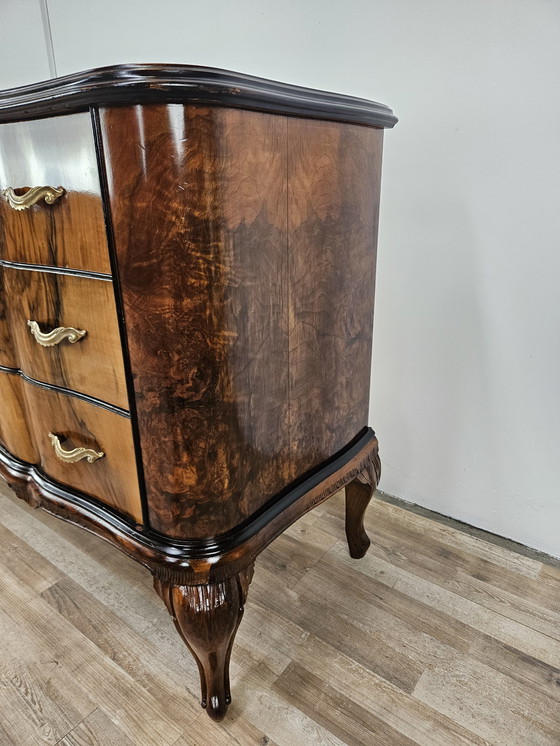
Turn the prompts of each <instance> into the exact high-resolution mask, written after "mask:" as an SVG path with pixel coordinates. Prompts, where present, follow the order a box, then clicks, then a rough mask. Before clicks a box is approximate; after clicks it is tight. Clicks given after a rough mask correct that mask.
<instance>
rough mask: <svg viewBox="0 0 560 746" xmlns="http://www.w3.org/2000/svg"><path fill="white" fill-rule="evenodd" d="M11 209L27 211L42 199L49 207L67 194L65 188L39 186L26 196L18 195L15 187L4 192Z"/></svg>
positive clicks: (29, 191)
mask: <svg viewBox="0 0 560 746" xmlns="http://www.w3.org/2000/svg"><path fill="white" fill-rule="evenodd" d="M2 194H3V195H4V197H5V198H6V200H7V202H8V204H9V205H10V207H13V209H14V210H27V209H28V208H29V207H32V206H33V205H36V204H37V202H40V201H41V200H42V199H44V200H45V202H46V203H47V205H52V204H54V203H55V202H56V200H57V199H59V198H60V197H62V196H63V195H64V194H66V189H64V187H51V186H39V187H31V189H29V190H28V191H27V192H25V194H16V191H15V189H13V187H8V188H7V189H4V191H3V192H2Z"/></svg>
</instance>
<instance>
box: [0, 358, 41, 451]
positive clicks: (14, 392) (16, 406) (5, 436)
mask: <svg viewBox="0 0 560 746" xmlns="http://www.w3.org/2000/svg"><path fill="white" fill-rule="evenodd" d="M23 386H24V383H23V381H22V380H21V378H20V377H19V376H18V375H15V374H13V373H7V372H5V371H1V370H0V443H1V444H2V445H3V446H4V447H5V448H7V449H8V451H10V452H11V453H13V454H14V456H17V457H18V458H20V459H21V460H22V461H26V462H28V463H30V464H35V463H37V461H38V454H37V450H36V448H35V446H34V443H33V440H32V438H31V434H30V432H29V428H28V426H27V420H28V416H27V412H26V404H25V396H24V391H23Z"/></svg>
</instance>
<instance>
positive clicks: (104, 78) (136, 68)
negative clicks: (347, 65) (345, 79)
mask: <svg viewBox="0 0 560 746" xmlns="http://www.w3.org/2000/svg"><path fill="white" fill-rule="evenodd" d="M148 102H159V103H162V102H168V103H172V102H176V103H179V102H180V103H196V104H205V105H208V104H210V105H214V106H231V107H238V108H247V109H254V110H257V111H266V112H270V113H277V114H288V115H292V116H299V117H313V118H318V119H330V120H335V121H342V122H351V123H354V124H363V125H369V126H373V127H393V126H394V125H395V124H396V122H397V118H396V117H395V115H394V114H393V112H392V111H391V109H390V108H389V107H388V106H385V105H384V104H379V103H376V102H374V101H367V100H366V99H361V98H355V97H353V96H345V95H342V94H340V93H327V92H326V91H318V90H314V89H311V88H303V87H301V86H296V85H289V84H287V83H278V82H276V81H273V80H266V79H265V78H257V77H254V76H252V75H244V74H242V73H236V72H231V71H229V70H220V69H218V68H212V67H199V66H195V65H159V64H158V65H156V64H146V65H112V66H110V67H100V68H96V69H94V70H86V71H84V72H79V73H73V74H72V75H65V76H64V77H61V78H53V79H51V80H46V81H43V82H40V83H34V84H33V85H28V86H21V87H18V88H11V89H8V90H4V91H0V121H1V122H8V121H14V120H18V119H25V118H29V117H41V116H50V115H55V114H64V113H69V112H74V111H80V110H83V109H87V108H88V107H89V106H95V105H108V104H112V105H119V104H131V103H148Z"/></svg>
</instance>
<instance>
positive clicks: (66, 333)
mask: <svg viewBox="0 0 560 746" xmlns="http://www.w3.org/2000/svg"><path fill="white" fill-rule="evenodd" d="M27 326H28V327H29V328H30V329H31V334H32V335H33V336H34V337H35V340H36V341H37V342H38V343H39V344H40V345H42V346H43V347H54V345H57V344H60V342H62V341H63V340H64V339H67V340H68V341H69V342H70V344H74V343H75V342H79V341H80V339H82V338H83V337H85V336H86V334H87V331H86V330H85V329H74V327H73V326H57V328H56V329H53V330H52V332H47V333H43V332H42V331H41V329H40V328H39V324H38V323H37V322H36V321H28V322H27Z"/></svg>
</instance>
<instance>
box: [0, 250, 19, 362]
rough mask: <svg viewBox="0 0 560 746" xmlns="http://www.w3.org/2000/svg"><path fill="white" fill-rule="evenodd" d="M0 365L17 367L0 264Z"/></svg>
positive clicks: (2, 269)
mask: <svg viewBox="0 0 560 746" xmlns="http://www.w3.org/2000/svg"><path fill="white" fill-rule="evenodd" d="M0 365H3V366H5V367H7V368H17V359H16V355H15V351H14V345H13V342H12V337H11V334H10V324H9V321H8V306H7V303H6V293H5V291H4V268H3V267H2V266H1V265H0Z"/></svg>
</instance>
